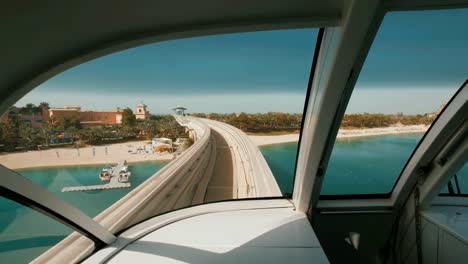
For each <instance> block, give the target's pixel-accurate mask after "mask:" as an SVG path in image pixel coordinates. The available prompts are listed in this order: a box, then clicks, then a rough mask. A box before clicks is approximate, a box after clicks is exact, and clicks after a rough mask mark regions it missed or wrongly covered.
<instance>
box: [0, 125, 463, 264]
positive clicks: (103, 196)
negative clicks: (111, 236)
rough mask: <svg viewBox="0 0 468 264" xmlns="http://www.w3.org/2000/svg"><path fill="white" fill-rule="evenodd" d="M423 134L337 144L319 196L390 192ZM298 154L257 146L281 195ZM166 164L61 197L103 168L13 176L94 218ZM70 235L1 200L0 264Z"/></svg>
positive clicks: (288, 187) (92, 180) (293, 147)
mask: <svg viewBox="0 0 468 264" xmlns="http://www.w3.org/2000/svg"><path fill="white" fill-rule="evenodd" d="M422 135H423V134H421V133H414V134H402V135H387V136H378V137H362V138H353V139H339V140H337V142H336V143H335V146H334V148H333V151H332V155H331V158H330V161H329V164H328V169H327V171H326V175H325V180H324V183H323V186H322V192H321V195H343V194H345V195H356V194H386V193H390V192H391V191H392V189H393V186H394V185H395V183H396V181H397V180H398V177H399V175H400V173H401V170H402V169H403V167H404V166H405V164H406V161H407V160H408V158H409V157H410V156H411V154H412V152H413V150H414V149H415V147H416V146H417V144H418V142H419V140H420V139H421V137H422ZM297 149H298V145H297V143H285V144H275V145H267V146H262V147H260V150H261V152H262V153H263V155H264V157H265V159H266V161H267V163H268V165H269V166H270V168H271V170H272V172H273V175H274V176H275V178H276V180H277V183H278V185H279V187H280V189H281V191H282V192H283V194H285V195H289V194H291V193H292V190H293V185H294V172H295V166H296V155H297ZM318 154H319V153H317V155H318ZM166 164H167V162H144V163H136V164H131V165H130V168H129V169H130V170H131V172H132V176H131V183H132V187H131V188H127V189H114V190H98V191H87V192H68V193H62V192H61V189H62V188H63V187H67V186H80V185H94V184H99V183H100V181H99V179H98V177H97V175H98V174H99V172H100V170H101V169H102V166H80V167H60V168H40V169H25V170H18V171H17V172H18V173H20V174H21V175H23V176H24V177H26V178H28V179H29V180H31V181H32V182H34V183H36V184H38V185H39V186H41V187H43V188H45V189H47V190H49V191H50V192H52V193H53V194H54V195H55V196H57V197H58V198H60V199H62V200H64V201H66V202H68V203H70V204H71V205H73V206H75V207H77V208H79V209H80V210H81V211H83V212H84V213H85V214H87V215H88V216H90V217H94V216H96V215H97V214H99V213H100V212H102V211H103V210H104V209H106V208H108V207H109V206H110V205H112V204H113V203H114V202H116V201H117V200H119V199H120V198H121V197H123V196H124V195H125V194H127V193H128V192H129V191H131V190H132V189H133V188H135V187H136V186H138V185H139V184H141V183H142V182H144V181H145V180H146V179H148V178H149V177H151V175H153V174H154V173H155V172H157V171H158V170H160V169H161V168H162V167H164V166H165V165H166ZM465 167H466V166H465ZM465 170H467V171H468V169H465ZM464 178H465V179H466V178H468V177H464ZM462 184H466V185H465V186H467V190H468V182H466V181H463V182H462ZM325 197H326V196H325ZM71 232H72V230H71V229H69V228H68V227H66V226H64V225H62V224H61V223H58V222H56V221H55V220H52V219H50V218H48V217H45V216H43V215H41V214H39V213H37V212H35V211H33V210H32V209H29V208H27V207H24V206H22V205H19V204H16V203H14V202H12V201H9V200H7V199H5V198H0V260H1V262H2V263H27V262H29V261H31V260H33V259H34V258H35V257H37V256H39V255H40V254H41V253H43V252H44V251H46V250H47V249H48V248H50V247H52V246H53V245H55V244H56V243H57V242H59V241H60V240H62V239H63V238H64V237H66V236H67V235H69V234H70V233H71Z"/></svg>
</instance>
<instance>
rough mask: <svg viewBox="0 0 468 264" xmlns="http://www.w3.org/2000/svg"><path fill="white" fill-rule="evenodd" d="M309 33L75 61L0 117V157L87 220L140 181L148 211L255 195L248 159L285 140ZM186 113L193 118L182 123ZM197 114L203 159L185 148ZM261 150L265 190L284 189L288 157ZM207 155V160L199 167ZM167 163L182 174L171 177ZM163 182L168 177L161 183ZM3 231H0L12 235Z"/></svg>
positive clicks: (248, 36)
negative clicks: (267, 186)
mask: <svg viewBox="0 0 468 264" xmlns="http://www.w3.org/2000/svg"><path fill="white" fill-rule="evenodd" d="M317 32H318V30H316V29H300V30H279V31H265V32H251V33H241V34H228V35H219V36H208V37H199V38H188V39H180V40H174V41H167V42H161V43H155V44H151V45H146V46H142V47H137V48H134V49H130V50H126V51H122V52H119V53H116V54H112V55H109V56H105V57H103V58H98V59H96V60H93V61H90V62H88V63H85V64H83V65H79V66H77V67H75V68H72V69H70V70H68V71H65V72H63V73H61V74H59V75H57V76H55V77H54V78H52V79H50V80H49V81H47V82H46V83H44V84H42V85H40V86H39V87H37V88H36V89H34V90H33V91H32V92H30V93H29V94H27V95H26V96H25V97H24V98H22V99H21V100H20V101H19V102H17V103H16V104H15V106H13V107H11V108H10V109H9V110H8V111H7V113H5V114H4V115H2V116H1V118H0V123H1V129H0V152H1V155H0V163H1V164H2V165H4V166H6V167H8V168H11V169H14V170H16V171H17V172H18V173H20V174H21V175H22V176H24V177H26V178H28V179H29V180H31V181H32V182H34V183H36V184H37V185H39V186H41V187H43V188H44V189H46V190H48V191H50V192H52V193H53V194H54V195H55V196H57V197H58V198H60V199H62V200H64V201H66V202H68V203H70V204H71V205H73V206H75V207H77V208H79V209H80V210H82V211H83V212H84V213H85V214H87V215H89V216H90V217H95V216H97V215H99V214H100V213H101V212H103V211H104V210H106V209H107V208H109V207H110V206H111V205H112V204H114V203H115V202H116V201H118V200H121V199H122V197H124V196H125V195H126V194H128V193H130V192H132V190H135V189H137V188H138V191H141V190H142V189H144V187H145V186H151V188H147V189H144V190H145V191H147V193H145V195H147V194H148V195H152V196H151V197H152V198H151V199H153V198H154V199H155V200H152V201H156V202H152V203H151V206H152V209H153V210H154V211H153V212H151V213H152V215H155V214H160V213H162V212H166V211H169V210H173V209H176V208H180V207H184V206H190V205H193V204H196V203H202V202H208V201H213V200H224V199H237V198H255V197H257V196H256V193H257V192H255V188H260V187H261V186H259V185H256V183H262V182H268V181H269V180H265V181H263V179H260V180H259V179H257V178H258V177H263V176H264V175H257V176H255V175H253V174H254V173H255V172H257V171H262V170H258V168H257V167H256V166H261V165H258V164H260V163H258V162H257V160H262V159H263V158H261V159H257V158H256V156H255V155H259V156H258V157H263V156H262V154H261V152H260V151H259V149H258V148H257V146H261V145H266V144H271V143H281V142H290V141H291V140H285V139H283V138H282V136H283V135H284V134H288V135H287V137H292V138H293V140H292V141H294V140H296V141H297V138H298V133H299V131H300V129H301V125H302V124H301V122H302V113H301V111H302V109H303V106H304V101H305V94H306V90H307V84H308V79H309V75H310V68H311V62H312V56H313V52H314V50H315V47H314V45H315V42H316V38H317ZM194 117H200V118H203V120H204V121H203V124H205V125H197V126H193V125H190V126H187V122H188V123H190V120H193V119H194ZM190 118H192V119H190ZM209 120H213V121H218V122H220V123H216V124H217V125H216V126H215V127H216V129H212V132H211V134H210V140H209V141H206V142H207V143H206V144H208V143H209V142H216V146H215V148H216V152H215V153H216V156H209V158H208V159H206V158H205V156H204V155H211V154H210V153H211V152H210V151H211V148H210V146H211V145H210V146H209V147H207V146H208V145H206V146H205V145H203V148H202V147H199V148H200V149H201V150H204V151H203V152H201V150H200V151H198V147H197V148H191V147H192V146H195V147H196V146H199V145H200V144H198V145H197V144H196V143H197V142H202V137H201V136H202V135H204V133H205V132H204V130H203V129H204V127H208V128H209V126H208V124H211V125H212V123H208V122H213V121H209ZM190 124H193V123H190ZM220 124H223V125H225V124H229V125H231V126H232V127H229V128H228V129H227V128H226V127H223V125H220ZM200 127H203V129H202V130H200V129H199V128H200ZM233 127H235V128H237V130H236V129H234V128H233ZM247 134H248V135H247ZM249 137H251V139H252V140H253V143H252V141H249V140H248V138H249ZM271 138H273V140H272V139H271ZM203 142H204V141H203ZM239 142H240V143H239ZM245 142H247V143H245ZM203 144H205V143H203ZM246 146H248V147H246ZM189 149H190V150H193V151H194V152H189ZM194 149H196V152H195V150H194ZM268 149H270V150H271V151H270V153H272V155H273V158H270V156H269V155H268V154H266V153H265V156H266V157H267V161H268V164H269V165H270V166H271V171H272V172H273V175H274V176H276V177H277V178H276V180H275V178H274V177H273V176H272V175H271V173H270V174H269V175H270V179H271V181H272V183H273V185H276V189H275V190H277V192H274V191H272V192H271V194H272V195H268V196H281V195H282V194H290V193H291V192H292V185H293V182H292V181H293V175H292V173H291V170H293V168H294V164H295V160H296V156H295V154H294V155H289V154H285V155H286V156H285V157H280V156H276V155H277V154H278V153H276V152H277V150H281V149H282V147H278V148H275V147H272V146H266V147H265V148H264V150H266V151H267V150H268ZM285 149H286V153H289V150H291V149H296V147H295V146H289V145H288V146H287V147H286V148H285ZM185 153H192V154H193V153H196V154H193V155H196V156H195V157H189V158H188V159H187V160H188V161H186V163H184V164H181V163H180V162H178V160H180V159H178V157H181V156H183V155H184V154H185ZM213 153H214V152H213ZM213 155H215V154H213ZM280 155H283V154H280ZM252 157H253V158H252ZM207 160H208V161H209V160H213V161H214V162H215V164H214V165H213V166H212V167H210V166H208V163H207ZM120 161H122V163H120ZM123 161H126V163H124V162H123ZM255 162H257V163H258V164H256V163H255ZM169 163H171V164H176V165H172V166H173V167H172V169H174V170H175V169H176V168H177V169H179V168H182V169H180V170H178V171H177V172H178V173H172V174H171V173H169V172H170V171H173V170H170V169H167V168H168V167H169V166H167V165H168V164H169ZM119 164H120V165H119ZM263 164H264V167H266V168H267V169H268V170H270V169H269V168H268V165H267V163H265V162H264V163H263ZM163 168H164V169H163ZM207 168H212V172H211V171H210V172H205V170H208V169H207ZM168 171H169V172H168ZM158 172H161V174H156V173H158ZM205 174H206V175H208V176H210V175H211V176H210V177H208V176H206V177H204V175H205ZM161 175H162V176H161ZM153 176H154V177H153ZM165 177H168V178H170V179H171V180H170V181H164V182H162V181H161V180H160V179H162V178H165ZM255 177H257V178H255ZM149 179H151V180H149ZM155 184H160V185H158V186H156V185H155ZM153 185H154V186H153ZM161 186H163V187H161ZM200 186H201V187H200ZM141 187H143V188H141ZM278 187H279V188H278ZM197 188H200V190H202V193H201V195H200V193H199V189H197ZM203 188H205V189H206V193H203V192H205V189H203ZM156 189H157V191H155V192H152V191H153V190H156ZM273 189H274V188H273ZM134 193H135V192H132V194H134ZM258 193H260V192H258ZM158 195H160V196H158ZM143 196H144V195H142V196H141V197H143ZM125 197H126V198H124V199H127V198H129V197H130V198H131V197H134V195H128V196H125ZM139 197H140V196H139ZM144 197H146V196H144ZM148 197H150V196H148ZM155 197H156V198H155ZM174 197H178V198H177V199H176V198H174ZM197 197H198V198H197ZM130 198H129V199H130ZM196 198H197V199H196ZM121 201H122V200H121ZM138 202H139V201H138ZM0 209H2V208H1V207H0ZM128 209H133V208H128ZM14 212H15V211H14V210H5V211H4V215H5V219H13V220H14V221H13V220H12V221H13V222H15V221H19V220H17V219H16V218H14V215H13V214H14ZM148 212H150V210H148ZM9 213H10V214H12V215H8V214H9ZM152 215H151V214H148V215H145V217H146V218H147V217H151V216H152ZM132 220H134V219H132ZM138 220H142V219H138ZM5 221H6V220H5ZM34 222H35V219H34V218H33V214H24V215H23V216H22V217H21V223H22V224H24V225H32V223H34ZM10 231H11V230H10V229H6V230H5V231H4V233H3V235H4V236H5V237H9V236H12V235H14V234H10V233H9V232H10ZM60 234H62V236H61V237H63V236H64V235H66V234H67V233H60ZM58 240H59V239H56V240H54V241H53V242H54V243H56V242H57V241H58ZM51 243H52V242H51ZM28 254H29V253H28ZM31 255H37V254H35V252H32V253H31Z"/></svg>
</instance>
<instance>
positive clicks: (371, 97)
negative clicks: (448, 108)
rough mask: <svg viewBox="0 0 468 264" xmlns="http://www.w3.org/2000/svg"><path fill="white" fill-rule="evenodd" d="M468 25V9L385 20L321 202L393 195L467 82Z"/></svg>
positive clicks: (340, 135) (349, 110)
mask: <svg viewBox="0 0 468 264" xmlns="http://www.w3.org/2000/svg"><path fill="white" fill-rule="evenodd" d="M467 19H468V9H459V10H437V11H411V12H391V13H388V14H386V16H385V18H384V20H383V22H382V25H381V28H380V29H379V31H378V33H377V35H376V38H375V40H374V42H373V44H372V47H371V49H370V51H369V53H368V56H367V58H366V61H365V63H364V66H363V68H362V71H361V73H360V76H359V78H358V81H357V83H356V86H355V88H354V91H353V94H352V96H351V99H350V102H349V104H348V107H347V109H346V113H345V116H344V118H343V120H342V122H341V126H340V130H339V132H338V137H337V140H336V142H335V145H334V148H333V151H332V154H331V158H330V161H329V164H328V168H327V172H326V176H325V179H324V184H323V187H322V191H321V194H322V195H354V194H368V195H371V194H386V195H388V194H390V193H391V192H392V189H393V186H394V185H395V183H396V181H397V179H398V177H399V175H400V173H401V171H402V169H403V168H404V166H405V164H406V162H407V160H408V159H409V158H410V156H411V155H412V153H413V151H414V149H415V148H416V146H417V145H418V142H419V141H420V140H421V138H422V137H423V135H424V133H425V132H426V131H427V130H428V128H429V126H430V125H431V124H432V122H433V121H434V120H435V118H436V117H437V116H438V115H439V114H440V113H441V111H442V110H443V109H444V107H445V105H446V104H447V103H448V102H449V100H450V98H451V97H452V96H453V95H454V94H455V92H456V91H457V89H458V88H460V86H461V85H462V84H463V82H464V81H465V79H466V65H465V62H463V60H460V56H466V55H467V54H468V35H467V34H462V33H461V32H464V31H466V30H465V28H464V24H466V23H464V21H466V20H467ZM323 198H325V197H323Z"/></svg>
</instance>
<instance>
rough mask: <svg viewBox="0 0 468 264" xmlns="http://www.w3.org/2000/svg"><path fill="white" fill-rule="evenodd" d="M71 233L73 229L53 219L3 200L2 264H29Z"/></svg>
mask: <svg viewBox="0 0 468 264" xmlns="http://www.w3.org/2000/svg"><path fill="white" fill-rule="evenodd" d="M31 219H34V221H33V222H31ZM71 233H72V230H71V229H70V228H68V227H67V226H64V225H63V224H61V223H59V222H57V221H55V220H53V219H52V218H49V217H47V216H45V215H42V214H40V213H38V212H36V211H34V210H32V209H30V208H28V207H26V206H23V205H22V204H18V203H16V202H13V201H11V200H9V199H6V198H3V197H0V260H1V262H2V263H28V262H30V261H32V260H34V259H35V258H36V257H38V256H39V255H40V254H42V253H44V252H45V251H46V250H48V249H49V248H51V247H52V246H54V245H55V244H57V243H58V242H60V241H61V240H62V239H63V238H65V237H66V236H67V235H69V234H71Z"/></svg>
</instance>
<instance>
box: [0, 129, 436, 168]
mask: <svg viewBox="0 0 468 264" xmlns="http://www.w3.org/2000/svg"><path fill="white" fill-rule="evenodd" d="M428 128H429V126H425V125H413V126H392V127H384V128H366V129H340V130H339V131H338V135H337V140H343V139H349V140H351V139H354V138H363V137H375V136H385V135H397V134H409V133H423V132H426V131H427V129H428ZM248 137H249V138H250V139H251V140H252V141H253V143H254V144H255V145H256V146H267V145H275V144H283V143H294V142H298V140H299V134H284V135H271V136H265V135H258V136H256V135H252V134H250V135H248ZM146 142H148V141H146V140H145V141H130V142H124V143H115V144H110V145H104V146H88V147H84V148H79V149H77V148H55V149H48V150H42V151H26V152H17V153H10V154H3V155H0V164H1V165H3V166H5V167H7V168H9V169H12V170H27V169H37V168H55V167H79V166H95V165H106V164H112V163H116V162H118V161H119V160H122V159H125V160H127V162H128V163H129V164H133V163H141V162H159V161H167V162H169V161H171V160H172V159H173V154H170V153H166V154H143V153H136V152H137V149H138V148H146V147H145V146H147V145H148V144H147V143H146Z"/></svg>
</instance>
